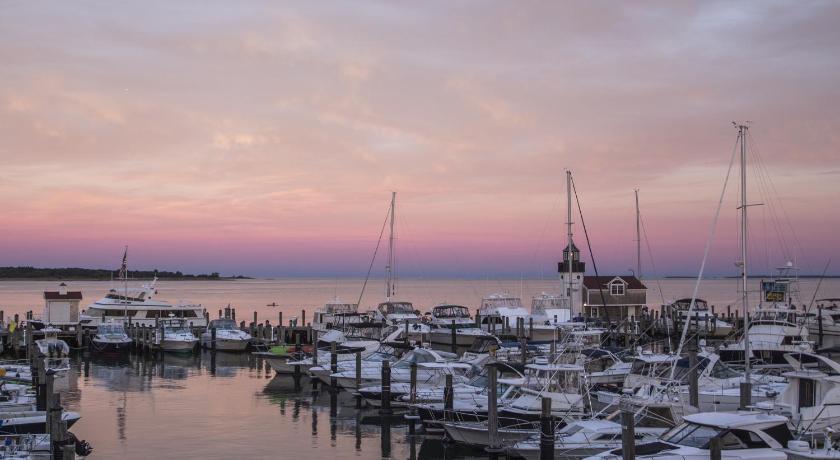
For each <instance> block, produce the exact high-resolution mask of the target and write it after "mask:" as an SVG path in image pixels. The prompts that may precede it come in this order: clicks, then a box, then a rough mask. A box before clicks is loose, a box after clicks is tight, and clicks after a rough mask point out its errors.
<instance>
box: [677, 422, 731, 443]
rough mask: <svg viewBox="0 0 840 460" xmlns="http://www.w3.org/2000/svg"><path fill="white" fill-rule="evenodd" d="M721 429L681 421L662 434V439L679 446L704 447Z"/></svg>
mask: <svg viewBox="0 0 840 460" xmlns="http://www.w3.org/2000/svg"><path fill="white" fill-rule="evenodd" d="M721 431H722V430H721V429H720V428H716V427H713V426H706V425H698V424H696V423H683V424H682V425H679V426H677V427H675V428H673V429H672V430H671V431H669V432H667V433H665V434H664V435H662V440H663V441H665V442H670V443H673V444H679V445H681V446H687V447H696V448H698V449H703V448H705V447H706V446H707V445H708V444H709V441H710V440H711V439H712V438H714V437H715V436H717V435H719V434H720V432H721Z"/></svg>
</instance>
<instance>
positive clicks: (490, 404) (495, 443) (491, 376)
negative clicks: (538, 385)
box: [487, 362, 502, 458]
mask: <svg viewBox="0 0 840 460" xmlns="http://www.w3.org/2000/svg"><path fill="white" fill-rule="evenodd" d="M487 377H488V380H489V382H488V385H487V390H488V393H487V438H488V439H487V441H488V442H487V452H488V453H490V456H491V458H498V456H499V453H500V452H502V444H501V442H500V440H499V412H498V393H497V391H498V388H497V385H496V381H497V377H498V376H497V375H496V363H495V362H490V363H488V364H487Z"/></svg>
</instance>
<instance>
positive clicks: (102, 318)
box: [80, 278, 207, 327]
mask: <svg viewBox="0 0 840 460" xmlns="http://www.w3.org/2000/svg"><path fill="white" fill-rule="evenodd" d="M157 293H158V289H157V278H154V279H153V280H152V281H151V283H148V284H143V285H142V286H141V287H140V288H126V289H123V290H120V289H111V290H109V291H108V293H107V294H106V295H105V297H103V298H101V299H99V300H97V301H96V302H94V303H92V304H90V305H88V307H87V310H85V312H84V314H83V315H80V321H81V322H82V325H83V326H85V327H97V326H99V325H100V324H103V323H107V322H109V321H112V322H117V323H122V324H128V323H130V324H133V325H137V326H146V327H149V326H155V320H156V319H165V318H169V317H175V318H182V319H184V320H185V321H186V324H187V325H188V326H193V327H206V326H207V320H206V319H205V316H204V308H202V306H201V305H194V304H190V303H183V302H180V303H178V304H171V303H169V302H167V301H165V300H160V299H158V298H157Z"/></svg>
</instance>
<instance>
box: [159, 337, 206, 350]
mask: <svg viewBox="0 0 840 460" xmlns="http://www.w3.org/2000/svg"><path fill="white" fill-rule="evenodd" d="M196 342H197V341H195V340H191V341H188V340H167V339H164V340H162V341H161V342H160V349H161V350H162V351H165V352H168V353H192V352H193V350H194V349H195V344H196Z"/></svg>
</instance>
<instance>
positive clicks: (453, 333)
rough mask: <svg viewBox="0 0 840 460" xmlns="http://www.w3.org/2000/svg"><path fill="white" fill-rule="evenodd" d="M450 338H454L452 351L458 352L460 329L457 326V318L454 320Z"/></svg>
mask: <svg viewBox="0 0 840 460" xmlns="http://www.w3.org/2000/svg"><path fill="white" fill-rule="evenodd" d="M450 339H451V340H452V344H451V345H452V346H451V350H450V351H452V353H457V352H458V329H456V328H455V320H454V319H453V320H452V331H450Z"/></svg>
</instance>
